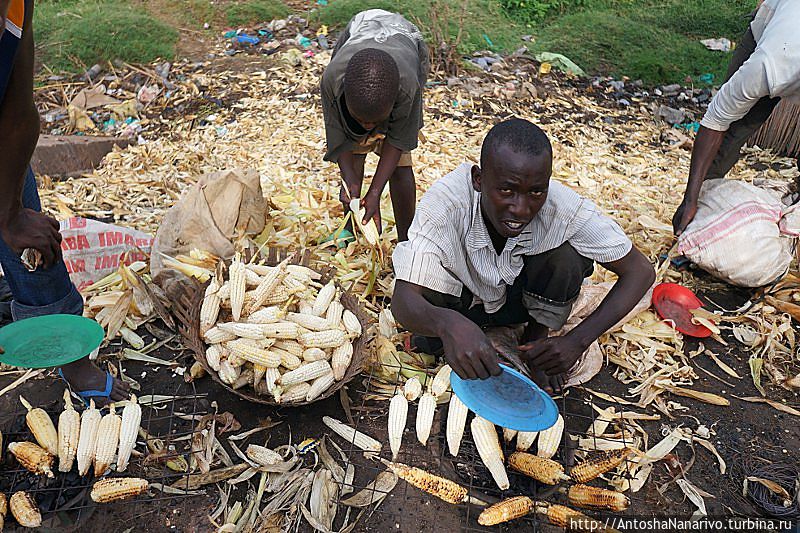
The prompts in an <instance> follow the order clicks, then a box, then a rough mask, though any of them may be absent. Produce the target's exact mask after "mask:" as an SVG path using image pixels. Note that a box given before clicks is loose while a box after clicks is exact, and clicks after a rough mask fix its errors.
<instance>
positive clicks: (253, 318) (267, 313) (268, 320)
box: [247, 305, 286, 324]
mask: <svg viewBox="0 0 800 533" xmlns="http://www.w3.org/2000/svg"><path fill="white" fill-rule="evenodd" d="M285 314H286V313H284V311H283V310H282V309H281V308H280V307H278V306H277V305H272V306H270V307H264V308H262V309H259V310H258V311H255V312H254V313H251V314H250V315H248V317H247V322H249V323H250V324H273V323H275V322H279V321H280V320H281V319H282V318H283V317H284V315H285Z"/></svg>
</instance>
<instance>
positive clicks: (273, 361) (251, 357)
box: [227, 339, 281, 368]
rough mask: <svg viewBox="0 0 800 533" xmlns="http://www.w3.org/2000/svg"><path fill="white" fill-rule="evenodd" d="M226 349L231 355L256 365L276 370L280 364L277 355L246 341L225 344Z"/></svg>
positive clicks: (240, 340)
mask: <svg viewBox="0 0 800 533" xmlns="http://www.w3.org/2000/svg"><path fill="white" fill-rule="evenodd" d="M227 347H228V349H229V350H230V351H231V354H233V355H236V356H238V357H241V358H242V359H244V360H245V361H250V362H251V363H253V364H256V365H262V366H268V367H272V368H277V367H278V366H280V364H281V358H280V356H279V355H278V354H276V353H274V352H272V351H270V350H265V349H263V348H260V347H259V346H257V345H254V344H251V343H250V342H248V340H247V339H239V340H235V341H231V342H229V343H228V344H227Z"/></svg>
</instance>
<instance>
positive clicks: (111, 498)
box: [90, 477, 150, 503]
mask: <svg viewBox="0 0 800 533" xmlns="http://www.w3.org/2000/svg"><path fill="white" fill-rule="evenodd" d="M149 485H150V484H149V483H148V482H147V480H146V479H141V478H138V477H112V478H106V479H100V480H98V481H95V482H94V485H92V492H91V494H90V496H91V498H92V501H93V502H95V503H110V502H116V501H120V500H127V499H128V498H133V497H134V496H138V495H139V494H143V493H145V492H147V488H148V487H149Z"/></svg>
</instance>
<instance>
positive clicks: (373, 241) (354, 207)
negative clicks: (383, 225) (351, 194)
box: [350, 198, 381, 246]
mask: <svg viewBox="0 0 800 533" xmlns="http://www.w3.org/2000/svg"><path fill="white" fill-rule="evenodd" d="M350 211H351V212H352V217H353V220H355V222H356V226H358V230H359V231H360V232H361V233H362V234H363V235H364V238H365V239H366V240H367V243H369V245H370V246H377V245H378V243H379V242H380V238H381V236H380V234H379V233H378V226H376V225H375V221H374V220H370V221H369V222H367V223H366V224H364V223H363V220H364V215H365V214H366V210H365V209H364V208H363V207H361V200H360V199H359V198H353V199H352V200H350Z"/></svg>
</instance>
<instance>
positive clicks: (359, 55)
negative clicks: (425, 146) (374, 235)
mask: <svg viewBox="0 0 800 533" xmlns="http://www.w3.org/2000/svg"><path fill="white" fill-rule="evenodd" d="M428 66H429V60H428V47H427V45H426V44H425V41H424V40H423V38H422V34H421V33H420V31H419V30H418V29H417V27H416V26H414V25H413V24H411V23H410V22H409V21H407V20H406V19H405V18H403V17H402V16H401V15H398V14H396V13H389V12H387V11H383V10H381V9H370V10H368V11H363V12H361V13H358V14H357V15H356V16H355V17H353V19H352V20H350V22H349V23H348V24H347V27H346V28H345V29H344V31H343V32H342V34H341V36H340V37H339V39H338V40H337V41H336V46H335V48H334V50H333V54H332V58H331V62H330V64H329V65H328V67H327V68H326V69H325V72H324V73H323V75H322V83H321V92H322V111H323V115H324V118H325V134H326V138H327V151H326V153H325V157H324V159H325V160H326V161H335V162H337V163H338V164H339V169H340V171H341V175H342V180H343V182H344V183H343V186H342V190H341V193H340V199H341V201H342V203H343V204H344V206H345V213H347V211H349V207H348V202H349V200H350V199H354V198H361V187H362V182H363V180H364V160H365V159H366V156H367V154H368V153H370V152H374V153H376V154H378V156H379V157H380V160H379V161H378V168H377V170H376V172H375V176H374V177H373V178H372V183H371V184H370V187H369V190H368V191H367V193H366V194H365V195H364V197H363V198H362V199H361V207H363V208H364V210H365V216H364V219H363V222H364V224H366V223H367V222H368V221H369V220H370V219H374V220H375V223H376V225H377V227H378V231H380V230H381V213H380V199H381V193H382V192H383V189H384V188H385V187H386V183H387V182H388V183H389V192H390V193H391V198H392V208H393V209H394V217H395V222H396V227H397V238H398V240H399V241H404V240H406V239H407V235H408V228H409V226H410V225H411V220H412V219H413V218H414V206H415V204H416V185H415V183H414V171H413V169H412V168H411V164H412V161H411V154H410V153H409V152H411V150H413V149H414V148H416V147H417V138H418V136H419V130H420V128H421V127H422V90H423V88H424V87H425V81H426V78H427V75H428ZM345 185H346V186H347V189H346V190H345ZM347 227H348V230H349V231H350V232H351V234H352V221H350V222H348V226H347Z"/></svg>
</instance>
